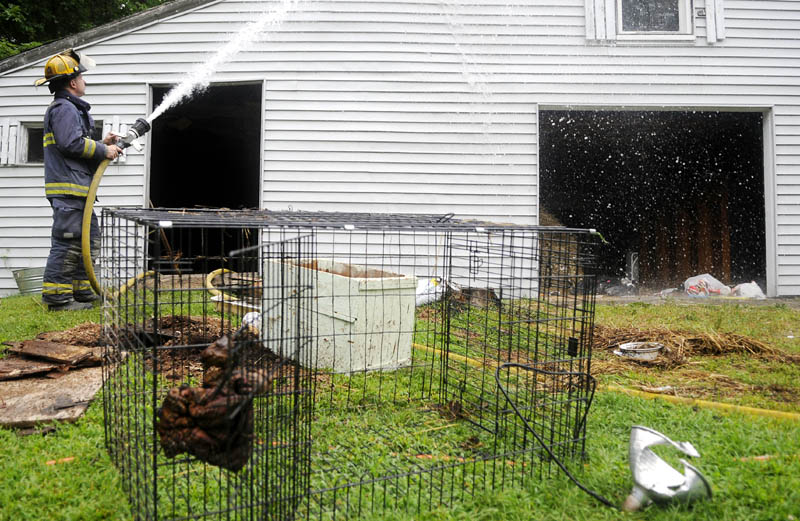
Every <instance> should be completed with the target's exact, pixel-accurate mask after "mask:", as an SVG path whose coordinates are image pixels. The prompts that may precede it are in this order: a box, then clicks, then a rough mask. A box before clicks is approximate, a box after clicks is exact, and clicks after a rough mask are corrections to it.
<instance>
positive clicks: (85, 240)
mask: <svg viewBox="0 0 800 521" xmlns="http://www.w3.org/2000/svg"><path fill="white" fill-rule="evenodd" d="M109 162H110V160H109V159H104V160H103V161H102V162H101V163H100V165H99V166H98V167H97V170H95V172H94V177H92V183H91V184H90V185H89V193H88V194H86V205H85V206H84V208H83V221H81V255H82V257H83V267H84V269H85V270H86V275H88V277H89V284H91V285H92V289H93V290H94V291H95V293H97V294H98V295H100V296H101V297H105V298H107V299H109V300H116V299H117V298H118V297H120V296H121V295H123V294H124V293H125V292H126V291H128V289H130V288H131V287H132V286H133V285H134V284H136V282H137V281H138V280H140V279H143V278H145V277H149V276H150V275H152V274H153V273H154V272H153V271H145V272H143V273H140V274H139V275H137V276H135V277H131V278H130V279H128V281H127V282H125V284H123V285H122V286H120V287H119V289H117V291H115V292H112V291H106V290H104V289H103V288H102V287H100V282H98V280H97V276H96V275H95V273H94V264H93V262H92V248H91V244H92V238H91V232H92V214H93V212H94V200H95V197H96V196H97V188H98V187H99V186H100V180H101V179H102V178H103V174H104V173H105V171H106V168H107V167H108V163H109Z"/></svg>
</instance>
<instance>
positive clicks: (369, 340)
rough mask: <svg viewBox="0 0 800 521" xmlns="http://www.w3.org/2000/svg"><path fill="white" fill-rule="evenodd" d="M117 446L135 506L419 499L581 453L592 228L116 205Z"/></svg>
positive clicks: (108, 262) (110, 329)
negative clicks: (144, 207) (120, 207)
mask: <svg viewBox="0 0 800 521" xmlns="http://www.w3.org/2000/svg"><path fill="white" fill-rule="evenodd" d="M102 226H103V246H102V255H101V268H100V273H101V277H102V280H103V284H104V286H105V287H106V288H108V295H109V296H108V297H107V299H106V301H105V305H104V311H105V313H104V331H105V333H106V337H107V339H108V348H107V351H108V352H107V359H108V360H109V363H108V364H107V366H106V367H107V369H106V375H105V376H106V378H105V387H104V394H103V397H104V408H105V418H106V443H107V446H108V448H109V451H110V453H111V454H112V458H113V460H114V462H115V464H116V465H117V466H118V468H119V469H120V471H121V474H122V477H123V483H124V486H125V489H126V491H127V493H128V495H129V498H130V501H131V504H132V510H133V512H134V513H135V515H136V516H137V517H138V518H139V519H173V520H176V519H294V518H298V519H302V518H305V519H334V518H347V517H359V516H363V515H366V514H370V515H380V513H381V512H385V511H389V510H391V511H406V512H409V513H412V514H413V513H418V512H425V511H429V510H431V509H434V508H436V507H438V506H441V505H445V506H446V505H452V504H453V503H455V502H457V501H460V500H462V499H464V498H467V497H469V496H474V495H476V494H481V493H483V492H484V491H486V490H492V489H497V488H500V487H506V486H516V485H519V484H522V483H524V482H525V481H527V480H529V479H538V478H539V477H542V476H546V475H547V474H548V473H549V471H550V468H551V463H552V458H553V457H556V458H558V459H559V460H562V461H578V460H580V457H581V456H582V454H583V450H584V443H585V439H586V415H587V412H588V410H589V406H590V404H591V399H592V395H593V392H594V387H593V380H592V379H591V377H590V376H589V373H590V362H591V349H590V345H591V334H592V325H593V320H594V294H595V284H594V259H595V247H596V239H595V237H594V235H592V234H591V233H589V232H588V231H586V230H574V229H563V228H546V227H532V226H519V225H497V224H491V223H479V222H474V221H462V220H458V219H455V218H453V216H452V215H444V216H439V215H384V214H346V213H309V212H268V211H255V210H238V211H231V210H225V211H216V210H166V209H106V210H104V213H103V219H102Z"/></svg>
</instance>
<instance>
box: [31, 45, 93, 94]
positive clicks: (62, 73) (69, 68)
mask: <svg viewBox="0 0 800 521" xmlns="http://www.w3.org/2000/svg"><path fill="white" fill-rule="evenodd" d="M92 67H94V60H92V59H91V58H89V57H88V56H85V55H84V56H81V55H80V54H78V53H77V52H75V51H74V50H72V49H67V50H65V51H61V52H60V53H58V54H56V55H55V56H53V57H52V58H50V59H49V60H47V63H45V65H44V78H39V79H38V80H36V81H35V82H33V84H34V85H35V86H37V87H38V86H40V85H46V84H48V83H50V82H51V81H53V80H58V79H61V78H74V77H76V76H78V75H79V74H81V73H83V72H86V71H87V70H88V69H90V68H92Z"/></svg>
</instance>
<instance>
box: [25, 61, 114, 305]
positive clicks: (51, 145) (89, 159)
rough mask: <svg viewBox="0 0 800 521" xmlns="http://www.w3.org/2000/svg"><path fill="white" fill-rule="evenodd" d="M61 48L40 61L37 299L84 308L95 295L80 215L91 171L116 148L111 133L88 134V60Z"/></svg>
mask: <svg viewBox="0 0 800 521" xmlns="http://www.w3.org/2000/svg"><path fill="white" fill-rule="evenodd" d="M83 59H84V64H81V56H80V55H79V54H78V53H77V52H75V51H73V50H72V49H67V50H66V51H63V52H61V53H59V54H57V55H55V56H53V57H52V58H50V59H49V60H47V63H46V64H45V66H44V78H41V79H39V80H37V81H36V82H35V83H34V85H36V86H40V85H47V86H48V87H49V89H50V92H51V93H53V94H54V96H53V102H52V103H51V104H50V106H49V107H48V108H47V112H46V113H45V115H44V142H43V145H44V189H45V195H46V197H47V200H48V201H49V202H50V206H51V207H52V208H53V228H52V231H51V238H50V244H51V246H50V255H49V256H48V258H47V266H46V267H45V271H44V284H43V285H42V301H43V302H44V303H45V304H47V307H48V309H49V310H50V311H65V310H76V309H88V308H91V307H92V302H94V301H95V300H97V299H98V298H99V297H98V296H97V295H96V294H95V293H94V292H93V291H92V287H91V285H90V284H89V280H88V275H87V274H86V270H85V269H84V267H83V259H82V257H81V221H82V219H83V209H84V206H85V205H86V195H87V192H88V190H89V185H90V184H91V181H92V175H93V174H94V171H95V170H96V169H97V166H98V165H99V163H100V162H101V161H102V160H103V159H115V158H116V157H117V156H119V154H120V153H121V152H122V150H121V149H120V148H119V147H118V146H116V145H115V144H114V143H116V140H117V136H115V135H114V134H111V133H109V134H108V135H106V136H105V138H104V139H103V140H102V141H95V140H93V139H92V131H93V129H94V120H93V119H92V116H91V115H90V114H89V109H91V105H89V104H88V103H87V102H85V101H84V100H82V99H81V98H82V97H83V95H84V94H85V92H86V82H85V80H84V79H83V73H84V72H85V71H86V70H87V66H91V65H93V62H91V60H90V59H89V58H88V57H85V56H84V57H83ZM91 245H92V246H91V249H92V257H93V258H97V254H99V250H100V229H99V226H98V224H97V216H95V215H92V224H91Z"/></svg>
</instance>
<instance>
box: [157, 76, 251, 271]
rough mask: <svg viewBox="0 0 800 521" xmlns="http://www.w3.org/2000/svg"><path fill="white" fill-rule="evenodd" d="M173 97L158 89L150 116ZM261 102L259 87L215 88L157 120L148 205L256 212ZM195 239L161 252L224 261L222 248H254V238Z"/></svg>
mask: <svg viewBox="0 0 800 521" xmlns="http://www.w3.org/2000/svg"><path fill="white" fill-rule="evenodd" d="M169 90H170V87H153V108H155V107H157V106H158V105H159V104H160V103H161V101H162V100H163V98H164V96H165V95H166V94H167V93H168V92H169ZM261 97H262V94H261V85H260V84H253V85H212V86H211V87H209V88H208V89H206V90H205V91H203V92H202V93H200V94H197V95H195V96H193V97H192V98H191V99H190V100H188V101H185V102H183V103H181V104H179V105H177V106H175V107H172V108H170V109H169V110H167V111H166V112H165V113H164V114H163V115H162V116H160V117H159V118H158V119H156V120H155V121H154V122H153V129H152V131H151V139H150V142H151V148H150V205H151V206H153V207H161V208H196V207H202V208H233V209H238V208H258V207H259V203H260V194H261V191H260V185H259V182H260V175H259V174H260V164H261V162H260V151H261V147H262V142H261V113H262V111H261ZM195 235H196V236H193V235H187V236H186V237H185V240H184V241H182V244H181V245H170V244H162V245H161V247H162V248H161V251H162V252H164V253H167V254H168V255H170V256H177V257H180V256H186V257H190V258H195V257H197V255H198V252H199V251H200V250H199V248H201V247H202V248H203V251H219V253H220V256H221V257H224V256H225V255H227V253H228V252H227V251H222V249H227V247H225V246H224V245H231V244H235V245H237V247H246V246H250V245H252V244H254V241H256V240H257V237H256V234H254V233H252V231H251V230H229V231H226V233H223V234H212V235H211V236H201V235H200V234H199V232H198V234H195ZM152 239H153V240H155V239H156V238H152ZM161 240H162V242H163V237H162V238H161ZM208 241H216V242H219V243H220V244H218V245H217V244H209V243H208ZM195 250H196V251H195ZM220 266H221V260H210V261H209V263H206V264H205V265H204V267H203V269H214V268H217V267H220Z"/></svg>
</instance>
